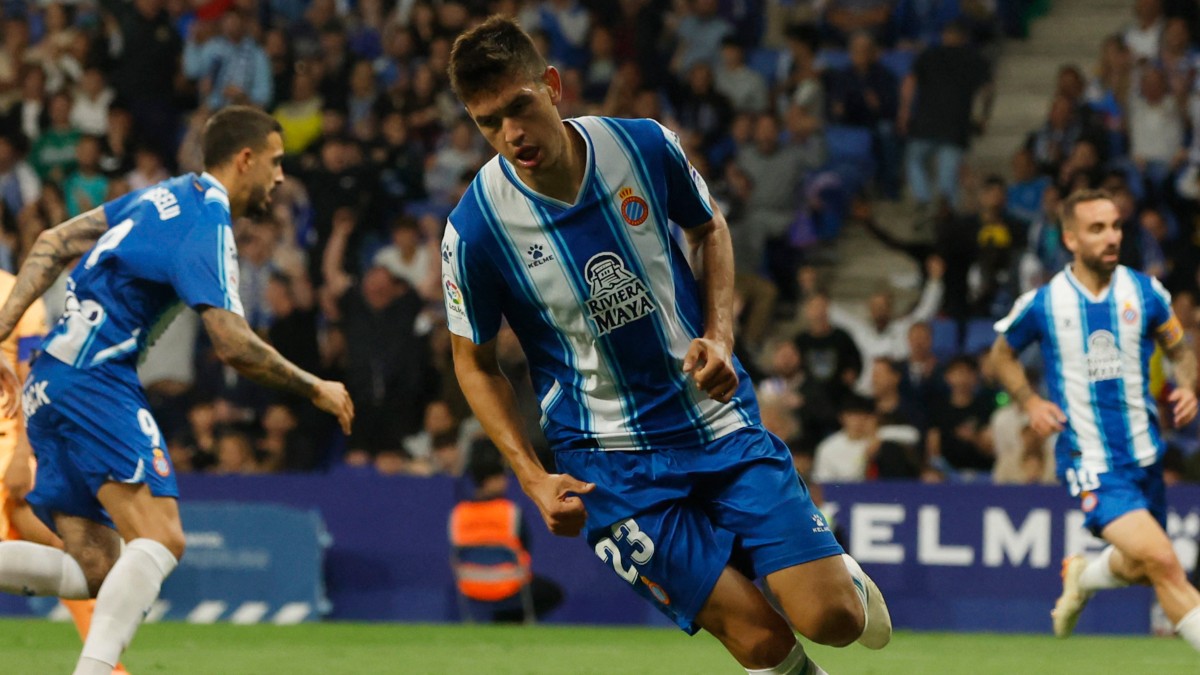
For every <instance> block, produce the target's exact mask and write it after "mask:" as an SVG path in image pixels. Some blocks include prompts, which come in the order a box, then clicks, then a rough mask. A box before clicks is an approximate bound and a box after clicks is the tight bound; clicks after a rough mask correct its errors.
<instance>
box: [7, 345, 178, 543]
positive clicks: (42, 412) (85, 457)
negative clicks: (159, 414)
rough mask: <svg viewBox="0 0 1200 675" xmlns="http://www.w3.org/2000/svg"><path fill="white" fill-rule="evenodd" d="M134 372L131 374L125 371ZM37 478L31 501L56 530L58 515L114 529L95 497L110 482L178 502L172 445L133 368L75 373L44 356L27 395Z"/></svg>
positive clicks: (24, 403) (29, 381) (35, 366)
mask: <svg viewBox="0 0 1200 675" xmlns="http://www.w3.org/2000/svg"><path fill="white" fill-rule="evenodd" d="M126 371H129V372H126ZM22 407H23V408H24V410H25V420H26V427H27V429H28V433H29V443H30V445H32V446H33V452H34V455H35V456H36V457H37V462H38V466H37V480H36V482H35V484H34V488H33V491H32V492H30V493H29V495H28V497H27V498H26V500H27V501H28V502H29V504H30V506H32V507H33V509H34V512H35V513H37V515H38V517H39V518H41V519H42V520H43V521H44V522H45V523H46V524H47V525H49V526H50V527H51V528H53V527H54V519H53V516H52V514H53V513H54V512H60V513H64V514H67V515H71V516H79V517H82V518H87V519H88V520H92V521H95V522H98V523H101V524H103V525H107V526H109V527H112V526H113V522H112V519H111V518H110V517H109V515H108V512H107V511H105V510H104V507H103V506H101V505H100V502H99V500H97V499H96V493H97V492H98V491H99V490H100V487H101V486H103V485H104V484H105V483H107V482H112V481H115V482H119V483H128V484H139V483H145V484H146V485H147V486H149V488H150V492H151V494H153V495H154V496H156V497H178V496H179V487H178V486H177V485H176V484H175V469H174V467H172V466H171V457H170V455H168V454H167V448H166V443H165V442H164V441H163V438H162V434H161V433H160V432H159V430H158V424H157V423H156V422H155V421H154V416H153V415H151V414H150V406H149V404H148V403H147V402H146V396H145V394H144V393H143V392H142V387H141V385H140V384H139V383H138V380H137V375H136V373H134V372H133V371H132V369H129V368H126V367H121V366H115V365H101V366H97V367H95V368H89V369H82V368H73V367H71V366H68V365H66V364H65V363H63V362H61V361H59V360H57V359H55V358H54V357H53V356H50V355H48V354H43V355H41V356H40V357H38V359H37V360H36V361H35V362H34V364H33V368H32V370H31V371H30V373H29V379H27V380H26V381H25V391H24V394H23V396H22Z"/></svg>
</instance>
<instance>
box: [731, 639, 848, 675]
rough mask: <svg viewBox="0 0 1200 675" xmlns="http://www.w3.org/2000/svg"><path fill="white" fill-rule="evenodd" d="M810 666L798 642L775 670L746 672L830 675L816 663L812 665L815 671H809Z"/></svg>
mask: <svg viewBox="0 0 1200 675" xmlns="http://www.w3.org/2000/svg"><path fill="white" fill-rule="evenodd" d="M808 664H809V661H808V656H806V655H805V653H804V645H802V644H800V643H799V642H797V643H796V646H795V647H792V651H791V653H789V654H788V655H787V658H785V659H784V660H783V663H781V664H779V665H777V666H775V667H774V668H764V669H762V670H751V669H750V668H747V669H746V672H747V673H749V674H750V675H828V673H826V672H825V671H823V670H821V668H820V667H819V666H817V664H815V663H814V664H812V665H813V668H814V669H815V670H812V671H809V670H808Z"/></svg>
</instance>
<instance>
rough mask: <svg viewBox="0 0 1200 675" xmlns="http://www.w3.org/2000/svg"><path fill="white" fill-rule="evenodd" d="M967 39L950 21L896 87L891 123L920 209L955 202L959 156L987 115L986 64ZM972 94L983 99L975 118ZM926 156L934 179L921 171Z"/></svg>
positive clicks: (989, 90)
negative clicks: (904, 139)
mask: <svg viewBox="0 0 1200 675" xmlns="http://www.w3.org/2000/svg"><path fill="white" fill-rule="evenodd" d="M968 39H969V36H968V35H967V32H966V28H965V27H964V26H963V25H962V24H961V23H958V22H955V23H951V24H950V25H949V26H947V27H946V29H945V30H944V31H942V44H941V45H938V46H936V47H931V48H929V49H927V50H925V51H924V52H921V54H920V56H918V57H917V60H916V62H915V63H914V64H913V69H912V72H911V73H910V74H909V75H908V76H907V77H905V79H904V84H903V87H902V88H901V96H900V110H899V112H898V114H897V127H898V129H899V130H900V133H901V134H906V135H907V136H908V148H907V158H906V166H907V177H908V187H909V190H910V191H911V192H912V196H913V199H914V200H915V201H916V202H917V205H918V209H919V210H921V211H924V212H926V214H927V213H928V211H929V208H930V205H931V204H933V201H934V199H935V198H940V199H944V200H946V201H948V202H950V203H951V204H954V205H958V204H959V194H958V173H959V170H960V168H961V167H962V162H963V155H964V154H965V153H966V150H967V147H968V146H969V144H970V139H971V135H972V134H973V133H975V131H976V130H977V129H982V128H983V127H984V126H985V125H986V124H987V119H988V117H989V116H990V114H991V96H992V75H991V69H990V68H989V67H988V64H987V62H986V61H984V60H983V57H981V56H980V55H979V54H978V53H976V52H975V50H974V49H973V48H972V47H971V46H970V44H969V42H968ZM977 96H981V97H982V98H983V103H982V105H981V107H982V109H983V112H982V118H981V119H979V120H975V119H973V114H972V111H973V108H974V106H975V99H976V97H977ZM931 160H932V161H933V162H934V163H935V164H936V174H935V176H936V179H935V180H931V178H930V176H929V173H928V170H927V164H928V163H929V162H930V161H931ZM931 183H933V184H932V185H931Z"/></svg>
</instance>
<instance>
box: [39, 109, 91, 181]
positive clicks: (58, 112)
mask: <svg viewBox="0 0 1200 675" xmlns="http://www.w3.org/2000/svg"><path fill="white" fill-rule="evenodd" d="M46 109H47V112H48V118H49V125H48V126H47V127H46V128H45V130H43V132H42V134H41V135H40V136H38V137H37V140H36V141H34V143H33V149H32V150H31V151H30V153H29V159H30V163H31V164H32V165H33V168H34V169H35V170H37V172H38V175H39V176H41V178H42V180H52V181H54V182H56V183H60V184H61V183H62V181H63V180H65V179H66V177H67V175H68V174H70V173H71V171H73V170H74V169H75V146H76V145H77V144H78V143H79V139H80V137H81V135H82V134H80V133H79V130H78V129H76V128H75V127H73V126H71V97H70V96H69V95H68V94H65V93H58V94H53V95H51V96H50V102H49V104H48V105H47V107H46Z"/></svg>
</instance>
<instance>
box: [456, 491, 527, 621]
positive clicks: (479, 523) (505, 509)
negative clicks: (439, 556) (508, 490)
mask: <svg viewBox="0 0 1200 675" xmlns="http://www.w3.org/2000/svg"><path fill="white" fill-rule="evenodd" d="M520 524H521V510H520V509H519V508H517V505H516V504H514V503H513V502H512V501H510V500H508V499H491V500H488V501H486V502H469V501H468V502H461V503H459V504H458V506H455V507H454V510H453V511H451V512H450V545H451V546H453V547H454V548H469V547H472V546H503V547H505V548H510V549H512V550H514V551H516V552H517V557H518V559H519V560H520V561H521V564H522V565H523V566H524V567H525V568H526V569H528V568H529V553H528V552H527V551H526V550H525V547H524V546H522V545H521V538H520V536H519V532H520ZM459 564H460V566H461V567H462V568H464V569H463V570H462V571H464V572H466V574H465V575H463V576H465V577H466V578H461V577H460V578H459V580H458V590H459V591H460V592H461V593H462V594H463V595H465V596H467V597H468V598H472V599H474V600H483V601H485V602H494V601H497V600H504V599H505V598H509V597H512V596H513V595H516V593H517V592H518V591H520V590H521V586H522V585H524V584H526V583H528V582H529V579H528V578H524V579H521V578H516V576H515V571H516V570H515V565H513V564H512V563H504V564H500V565H487V566H484V565H478V564H472V563H471V562H469V561H462V562H460V563H459Z"/></svg>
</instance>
